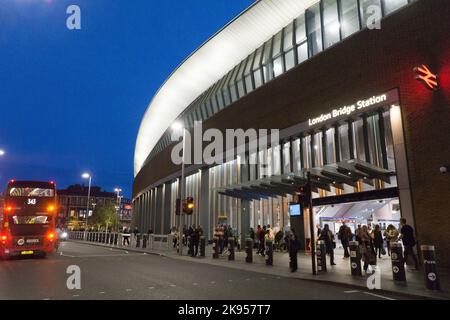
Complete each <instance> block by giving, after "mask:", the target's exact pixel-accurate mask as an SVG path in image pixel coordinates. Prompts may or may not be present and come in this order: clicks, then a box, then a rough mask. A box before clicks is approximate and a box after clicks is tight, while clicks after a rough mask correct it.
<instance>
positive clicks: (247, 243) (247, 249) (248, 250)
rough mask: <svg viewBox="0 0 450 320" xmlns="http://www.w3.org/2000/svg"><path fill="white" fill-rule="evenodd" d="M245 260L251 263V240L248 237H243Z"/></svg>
mask: <svg viewBox="0 0 450 320" xmlns="http://www.w3.org/2000/svg"><path fill="white" fill-rule="evenodd" d="M245 253H246V257H245V262H247V263H253V240H252V239H250V238H248V239H245Z"/></svg>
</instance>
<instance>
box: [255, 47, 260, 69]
mask: <svg viewBox="0 0 450 320" xmlns="http://www.w3.org/2000/svg"><path fill="white" fill-rule="evenodd" d="M261 54H262V47H259V48H258V49H257V50H256V54H255V60H253V70H256V69H258V68H259V67H260V65H261Z"/></svg>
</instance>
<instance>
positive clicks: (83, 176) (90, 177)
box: [81, 173, 92, 235]
mask: <svg viewBox="0 0 450 320" xmlns="http://www.w3.org/2000/svg"><path fill="white" fill-rule="evenodd" d="M81 177H82V178H83V179H89V187H88V196H87V205H86V218H85V222H86V231H87V229H88V218H89V201H90V200H91V199H90V198H91V183H92V176H91V175H90V174H89V173H83V174H82V175H81ZM85 235H86V233H85Z"/></svg>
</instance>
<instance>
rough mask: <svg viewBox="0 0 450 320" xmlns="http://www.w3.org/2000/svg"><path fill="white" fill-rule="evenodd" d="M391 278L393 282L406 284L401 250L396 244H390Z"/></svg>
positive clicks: (400, 246) (398, 244)
mask: <svg viewBox="0 0 450 320" xmlns="http://www.w3.org/2000/svg"><path fill="white" fill-rule="evenodd" d="M391 260H392V276H393V279H394V281H399V282H406V273H405V260H404V259H403V248H402V245H401V244H400V243H398V242H391Z"/></svg>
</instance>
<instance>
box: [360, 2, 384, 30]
mask: <svg viewBox="0 0 450 320" xmlns="http://www.w3.org/2000/svg"><path fill="white" fill-rule="evenodd" d="M380 1H381V0H359V4H360V6H361V7H360V11H361V20H362V21H361V24H362V27H363V28H366V27H367V25H368V24H369V25H371V24H373V22H374V14H375V12H379V13H380V14H381V3H380ZM374 9H375V10H374ZM375 18H377V17H375ZM379 18H380V19H381V16H380V17H379Z"/></svg>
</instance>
